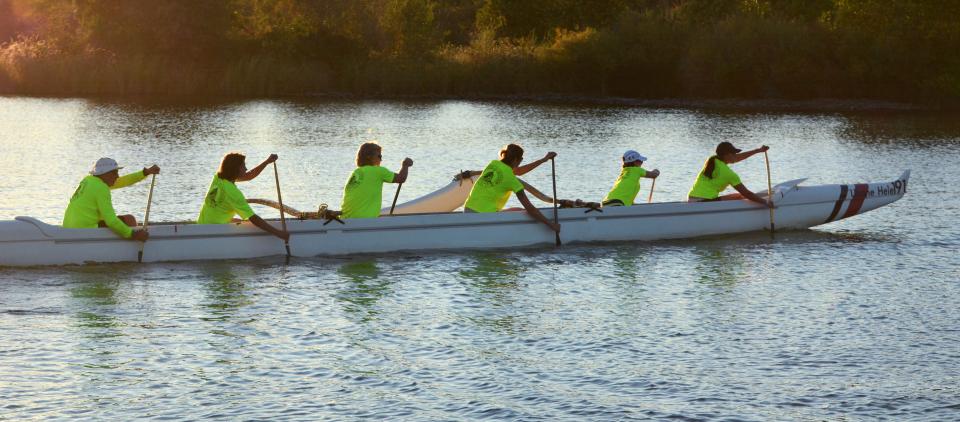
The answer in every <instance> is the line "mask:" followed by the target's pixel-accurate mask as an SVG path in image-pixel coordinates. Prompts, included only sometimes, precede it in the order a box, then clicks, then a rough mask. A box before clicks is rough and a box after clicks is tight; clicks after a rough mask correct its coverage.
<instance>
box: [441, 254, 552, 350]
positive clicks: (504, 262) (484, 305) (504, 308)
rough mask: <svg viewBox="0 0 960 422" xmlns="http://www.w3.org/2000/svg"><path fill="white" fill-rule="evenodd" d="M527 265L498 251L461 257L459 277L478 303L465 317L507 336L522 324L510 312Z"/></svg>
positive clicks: (527, 262) (519, 290)
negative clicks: (462, 261) (473, 312)
mask: <svg viewBox="0 0 960 422" xmlns="http://www.w3.org/2000/svg"><path fill="white" fill-rule="evenodd" d="M528 265H536V264H534V263H531V262H529V261H528V260H524V259H523V258H522V255H516V254H510V253H502V252H474V253H471V254H470V255H469V257H467V258H465V263H464V264H463V266H462V267H461V269H460V271H459V274H460V277H461V278H462V279H463V282H464V284H465V285H466V287H467V291H468V292H470V294H471V295H472V296H473V297H474V299H475V300H476V301H477V303H478V308H479V310H478V311H477V313H476V315H474V316H472V317H470V318H468V319H469V320H470V321H472V322H473V323H474V324H476V325H477V326H480V327H486V328H489V329H493V330H495V331H497V332H503V333H510V332H513V331H514V330H516V329H517V328H518V327H517V324H519V323H522V322H521V321H519V320H518V318H517V316H516V315H515V314H514V313H513V312H512V311H511V309H512V308H513V307H514V305H515V302H516V297H517V295H518V294H520V292H521V290H522V289H523V287H524V286H523V283H522V282H523V275H524V273H525V272H526V269H527V268H526V267H527V266H528Z"/></svg>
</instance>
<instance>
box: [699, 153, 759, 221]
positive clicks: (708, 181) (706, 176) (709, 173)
mask: <svg viewBox="0 0 960 422" xmlns="http://www.w3.org/2000/svg"><path fill="white" fill-rule="evenodd" d="M768 149H770V147H768V146H766V145H763V146H761V147H760V148H757V149H754V150H750V151H747V152H742V150H741V149H739V148H737V147H735V146H733V144H731V143H730V142H721V143H720V144H719V145H717V149H716V153H717V154H716V155H714V156H712V157H710V158H708V159H707V161H706V163H704V164H703V169H702V170H700V174H699V175H697V180H696V182H694V184H693V188H691V189H690V192H689V193H688V194H687V197H688V198H687V201H688V202H705V201H723V200H731V199H749V200H750V201H753V202H756V203H758V204H761V205H763V206H765V207H770V208H773V203H772V202H768V201H767V200H766V199H764V198H761V197H760V196H757V194H755V193H753V191H751V190H750V189H747V187H746V186H744V185H743V183H742V182H741V181H740V176H738V175H737V173H735V172H734V171H733V170H731V169H730V166H729V164H733V163H736V162H740V161H743V160H746V159H747V158H750V157H751V156H753V155H755V154H759V153H761V152H766V151H767V150H768ZM729 186H733V188H734V189H736V190H737V192H739V193H733V194H729V195H723V196H721V195H720V193H721V192H723V191H724V189H726V188H727V187H729Z"/></svg>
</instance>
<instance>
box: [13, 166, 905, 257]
mask: <svg viewBox="0 0 960 422" xmlns="http://www.w3.org/2000/svg"><path fill="white" fill-rule="evenodd" d="M908 178H909V171H908V172H906V173H904V175H903V176H901V178H900V179H898V180H896V181H893V182H885V183H870V184H856V185H819V186H797V184H798V183H799V181H793V182H787V183H784V184H780V185H778V186H776V187H775V188H774V199H775V202H776V203H777V205H778V208H777V209H776V211H775V227H776V229H777V230H784V229H803V228H809V227H813V226H817V225H820V224H825V223H828V222H831V221H836V220H840V219H843V218H849V217H852V216H854V215H857V214H861V213H864V212H867V211H870V210H873V209H876V208H879V207H882V206H884V205H888V204H890V203H893V202H895V201H897V200H898V199H900V198H902V197H903V195H904V194H905V193H906V186H907V180H908ZM448 205H449V204H446V203H445V202H444V206H448ZM543 212H544V214H545V215H547V216H552V215H553V211H552V210H551V209H543ZM559 216H560V223H561V224H562V227H563V229H562V232H561V234H560V237H561V239H562V240H563V242H564V243H565V244H569V243H581V242H608V241H650V240H658V239H683V238H693V237H700V236H710V235H720V234H732V233H744V232H752V231H761V230H769V229H770V214H769V211H768V209H766V208H763V207H760V206H757V205H756V204H753V203H750V202H747V201H719V202H701V203H685V202H667V203H654V204H643V205H635V206H631V207H610V208H605V209H604V210H603V212H602V213H598V212H585V210H584V209H580V208H571V209H561V210H560V212H559ZM274 224H275V225H279V222H274ZM287 227H288V230H289V231H290V232H291V234H292V236H291V239H290V251H291V253H292V254H293V255H294V256H297V257H313V256H322V255H346V254H364V253H383V252H394V251H414V250H450V249H504V248H515V247H523V246H531V245H537V244H553V243H554V234H553V232H551V231H550V230H549V229H547V228H546V227H545V226H544V225H542V224H540V223H538V222H536V221H534V220H532V219H531V218H530V217H529V216H527V215H526V213H524V212H501V213H491V214H464V213H459V212H453V213H431V214H406V215H395V216H389V217H381V218H377V219H357V220H346V224H340V223H337V222H336V221H334V222H330V223H327V224H325V222H324V221H322V220H304V221H300V220H288V221H287ZM139 248H140V243H138V242H134V241H129V240H123V239H119V238H118V237H117V236H116V235H115V234H113V233H112V232H111V231H110V230H109V229H64V228H61V227H59V226H53V225H48V224H45V223H42V222H40V221H37V220H35V219H32V218H29V217H17V219H16V220H14V221H0V265H3V266H27V265H62V264H82V263H89V262H137V255H138V251H139ZM284 254H285V249H284V245H283V242H282V241H281V240H279V239H277V238H275V237H273V236H270V235H268V234H266V233H264V232H262V231H261V230H259V229H258V228H256V227H254V226H253V225H252V224H250V223H246V222H245V223H242V224H227V225H196V224H158V225H153V226H151V227H150V240H149V241H148V242H147V243H146V244H145V247H144V253H143V261H144V262H158V261H181V260H213V259H242V258H256V257H267V256H275V255H284Z"/></svg>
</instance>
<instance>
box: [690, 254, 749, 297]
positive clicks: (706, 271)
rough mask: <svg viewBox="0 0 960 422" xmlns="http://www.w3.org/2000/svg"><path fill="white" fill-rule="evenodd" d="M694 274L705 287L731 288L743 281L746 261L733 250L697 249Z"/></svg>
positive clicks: (742, 255)
mask: <svg viewBox="0 0 960 422" xmlns="http://www.w3.org/2000/svg"><path fill="white" fill-rule="evenodd" d="M693 253H694V255H695V258H694V267H693V268H694V273H695V274H698V275H699V281H700V282H701V283H703V284H705V285H710V286H715V287H722V288H731V287H733V286H734V285H735V284H736V283H737V282H738V281H740V280H742V279H743V275H744V269H745V267H746V259H745V257H744V252H743V251H742V250H738V249H733V248H716V249H713V248H695V249H694V250H693Z"/></svg>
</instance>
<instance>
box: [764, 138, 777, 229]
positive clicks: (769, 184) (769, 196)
mask: <svg viewBox="0 0 960 422" xmlns="http://www.w3.org/2000/svg"><path fill="white" fill-rule="evenodd" d="M763 159H764V161H766V163H767V200H768V201H770V203H773V182H772V181H771V179H770V156H769V155H767V152H766V151H764V152H763ZM775 230H776V229H775V226H774V224H773V208H770V234H773V232H774V231H775Z"/></svg>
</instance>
